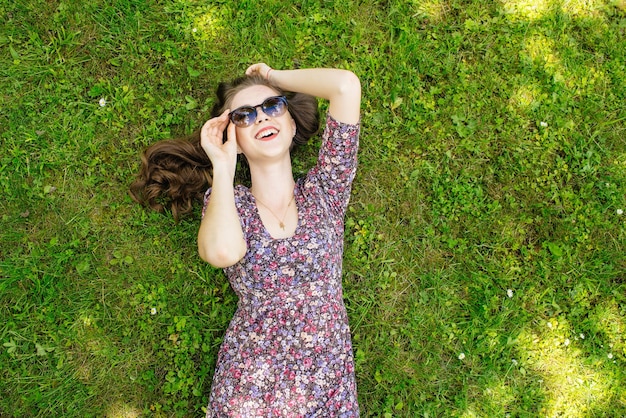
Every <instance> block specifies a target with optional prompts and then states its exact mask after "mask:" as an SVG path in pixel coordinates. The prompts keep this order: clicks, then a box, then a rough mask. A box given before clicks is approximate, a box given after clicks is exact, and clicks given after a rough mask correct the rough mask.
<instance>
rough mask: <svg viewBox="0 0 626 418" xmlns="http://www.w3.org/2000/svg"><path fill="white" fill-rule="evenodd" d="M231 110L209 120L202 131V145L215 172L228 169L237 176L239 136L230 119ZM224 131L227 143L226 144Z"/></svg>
mask: <svg viewBox="0 0 626 418" xmlns="http://www.w3.org/2000/svg"><path fill="white" fill-rule="evenodd" d="M228 114H229V110H228V109H227V110H225V111H224V113H222V114H221V115H220V116H217V117H215V118H212V119H209V120H208V121H206V122H205V124H204V125H203V126H202V129H201V130H200V145H201V146H202V149H203V150H204V152H206V154H207V155H208V157H209V159H210V160H211V164H212V165H213V171H214V172H215V170H216V169H217V170H221V169H226V170H228V172H229V174H231V175H232V176H233V177H234V176H235V168H236V166H237V135H236V131H235V126H234V125H233V124H232V123H230V120H229V119H228ZM224 129H228V130H227V132H226V138H227V140H226V142H224Z"/></svg>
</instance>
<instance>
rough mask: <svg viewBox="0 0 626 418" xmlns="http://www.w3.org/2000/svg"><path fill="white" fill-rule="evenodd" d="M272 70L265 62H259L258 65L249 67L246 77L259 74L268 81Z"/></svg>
mask: <svg viewBox="0 0 626 418" xmlns="http://www.w3.org/2000/svg"><path fill="white" fill-rule="evenodd" d="M270 70H271V67H270V66H269V65H267V64H266V63H264V62H259V63H257V64H252V65H251V66H249V67H248V69H247V70H246V75H248V76H251V75H255V74H258V75H260V76H262V77H264V78H265V79H267V75H268V73H269V72H270Z"/></svg>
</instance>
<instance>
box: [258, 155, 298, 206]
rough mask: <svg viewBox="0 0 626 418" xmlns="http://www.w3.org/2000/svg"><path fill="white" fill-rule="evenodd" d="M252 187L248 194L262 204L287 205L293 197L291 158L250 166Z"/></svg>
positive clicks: (293, 183)
mask: <svg viewBox="0 0 626 418" xmlns="http://www.w3.org/2000/svg"><path fill="white" fill-rule="evenodd" d="M250 177H251V180H252V187H250V192H251V193H252V194H253V195H254V196H255V197H257V198H259V199H261V200H262V201H263V202H266V201H268V203H269V202H275V203H276V204H278V205H280V204H282V203H284V204H287V202H289V201H290V200H291V198H292V197H293V188H294V185H295V182H294V180H293V171H292V168H291V158H286V159H283V160H280V161H276V162H273V163H271V164H263V165H260V164H255V165H253V164H250Z"/></svg>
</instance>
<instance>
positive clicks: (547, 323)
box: [546, 321, 552, 329]
mask: <svg viewBox="0 0 626 418" xmlns="http://www.w3.org/2000/svg"><path fill="white" fill-rule="evenodd" d="M546 326H547V327H548V328H550V329H552V322H550V321H548V322H546Z"/></svg>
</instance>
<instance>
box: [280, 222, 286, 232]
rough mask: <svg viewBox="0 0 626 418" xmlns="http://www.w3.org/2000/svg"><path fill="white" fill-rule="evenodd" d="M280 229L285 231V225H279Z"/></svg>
mask: <svg viewBox="0 0 626 418" xmlns="http://www.w3.org/2000/svg"><path fill="white" fill-rule="evenodd" d="M280 228H281V229H282V230H283V231H284V230H285V224H284V223H282V222H281V223H280Z"/></svg>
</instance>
